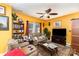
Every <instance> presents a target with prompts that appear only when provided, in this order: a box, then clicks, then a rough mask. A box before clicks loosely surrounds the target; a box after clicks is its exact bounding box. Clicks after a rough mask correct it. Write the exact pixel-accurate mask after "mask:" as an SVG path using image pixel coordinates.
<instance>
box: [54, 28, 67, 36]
mask: <svg viewBox="0 0 79 59" xmlns="http://www.w3.org/2000/svg"><path fill="white" fill-rule="evenodd" d="M52 34H53V35H56V36H66V29H53V31H52Z"/></svg>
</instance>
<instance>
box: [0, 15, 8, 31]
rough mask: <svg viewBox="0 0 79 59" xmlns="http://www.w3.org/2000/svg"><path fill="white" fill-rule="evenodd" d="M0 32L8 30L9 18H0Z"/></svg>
mask: <svg viewBox="0 0 79 59" xmlns="http://www.w3.org/2000/svg"><path fill="white" fill-rule="evenodd" d="M0 30H9V18H8V17H7V16H0Z"/></svg>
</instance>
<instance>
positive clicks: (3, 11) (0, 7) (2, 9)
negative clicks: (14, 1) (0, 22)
mask: <svg viewBox="0 0 79 59" xmlns="http://www.w3.org/2000/svg"><path fill="white" fill-rule="evenodd" d="M4 14H5V7H4V6H0V15H4Z"/></svg>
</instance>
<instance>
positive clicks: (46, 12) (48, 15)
mask: <svg viewBox="0 0 79 59" xmlns="http://www.w3.org/2000/svg"><path fill="white" fill-rule="evenodd" d="M51 11H52V9H51V8H49V9H47V10H45V13H36V14H40V15H42V16H40V18H43V17H44V16H45V15H47V16H46V18H50V16H51V15H58V13H51Z"/></svg>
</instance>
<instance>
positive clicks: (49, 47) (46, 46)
mask: <svg viewBox="0 0 79 59" xmlns="http://www.w3.org/2000/svg"><path fill="white" fill-rule="evenodd" d="M39 45H40V46H42V47H43V48H44V49H45V50H48V51H49V53H50V54H51V56H52V55H56V54H57V53H58V46H56V45H55V44H54V43H44V44H39Z"/></svg>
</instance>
